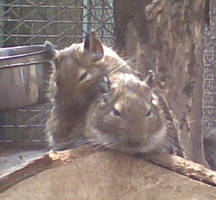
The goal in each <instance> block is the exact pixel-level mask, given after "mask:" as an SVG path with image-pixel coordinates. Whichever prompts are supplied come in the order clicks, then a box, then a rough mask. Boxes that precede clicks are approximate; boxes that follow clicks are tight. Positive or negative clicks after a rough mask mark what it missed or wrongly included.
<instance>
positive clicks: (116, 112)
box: [112, 108, 121, 117]
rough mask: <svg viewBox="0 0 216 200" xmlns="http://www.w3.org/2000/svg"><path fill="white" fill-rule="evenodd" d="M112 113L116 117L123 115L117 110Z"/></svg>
mask: <svg viewBox="0 0 216 200" xmlns="http://www.w3.org/2000/svg"><path fill="white" fill-rule="evenodd" d="M112 113H113V114H114V115H115V116H118V117H119V116H121V113H120V112H119V111H118V110H117V109H116V108H113V110H112Z"/></svg>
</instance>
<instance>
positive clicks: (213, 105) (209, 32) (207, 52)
mask: <svg viewBox="0 0 216 200" xmlns="http://www.w3.org/2000/svg"><path fill="white" fill-rule="evenodd" d="M209 14H210V26H209V27H208V28H206V29H205V49H204V52H203V64H204V74H203V80H204V81H203V108H202V110H203V118H202V132H203V134H204V135H206V134H208V132H209V131H210V130H211V129H213V128H216V1H215V0H213V1H212V3H211V9H210V13H209Z"/></svg>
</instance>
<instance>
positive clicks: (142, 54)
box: [114, 0, 209, 165]
mask: <svg viewBox="0 0 216 200" xmlns="http://www.w3.org/2000/svg"><path fill="white" fill-rule="evenodd" d="M208 6H209V1H208V0H206V1H203V0H197V1H166V0H161V1H159V0H153V1H150V0H146V1H141V0H134V1H131V0H114V19H115V25H116V28H115V40H116V45H117V47H118V48H119V50H120V51H121V52H123V53H124V55H126V56H128V57H131V56H132V55H136V69H137V70H139V71H140V72H141V73H143V74H144V75H145V74H146V73H147V71H148V70H149V69H153V70H154V71H155V72H156V75H157V80H158V81H159V82H160V86H161V87H162V88H163V91H164V93H165V97H166V99H167V101H168V103H169V106H170V108H171V110H173V113H174V116H175V117H176V119H175V122H176V125H177V129H178V133H179V137H180V142H181V145H182V147H183V150H184V157H185V158H187V159H190V160H193V161H195V162H198V163H201V164H205V165H207V164H206V161H205V157H204V153H203V141H202V136H201V117H202V84H203V67H202V48H203V26H204V24H205V23H206V22H208V20H209V19H208V10H209V9H208Z"/></svg>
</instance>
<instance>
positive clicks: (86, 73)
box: [79, 71, 88, 81]
mask: <svg viewBox="0 0 216 200" xmlns="http://www.w3.org/2000/svg"><path fill="white" fill-rule="evenodd" d="M87 76H88V72H87V71H85V72H84V73H82V74H81V76H80V77H79V81H82V80H84V79H85V78H86V77H87Z"/></svg>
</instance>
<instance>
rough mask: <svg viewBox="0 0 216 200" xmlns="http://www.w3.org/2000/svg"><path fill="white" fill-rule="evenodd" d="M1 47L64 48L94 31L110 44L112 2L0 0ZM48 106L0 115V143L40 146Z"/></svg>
mask: <svg viewBox="0 0 216 200" xmlns="http://www.w3.org/2000/svg"><path fill="white" fill-rule="evenodd" d="M0 13H1V15H0V16H1V17H0V47H9V46H18V45H33V44H42V43H44V42H45V41H46V40H48V41H50V42H52V43H53V44H55V45H57V48H64V47H66V46H68V45H69V44H72V43H74V42H81V41H82V39H83V38H84V37H85V34H86V33H87V32H89V31H90V30H95V31H96V33H97V37H99V38H100V40H101V41H102V42H104V43H105V44H106V45H109V46H110V45H112V41H113V40H112V35H113V8H112V0H80V1H77V0H0ZM50 107H51V105H50V104H44V105H39V106H33V107H28V108H22V109H18V110H16V111H12V112H4V113H0V142H7V143H8V142H16V143H19V142H20V143H28V144H29V143H43V142H44V131H43V130H44V125H45V122H46V118H47V114H48V113H49V111H50Z"/></svg>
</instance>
